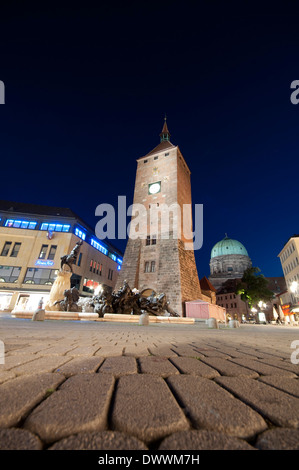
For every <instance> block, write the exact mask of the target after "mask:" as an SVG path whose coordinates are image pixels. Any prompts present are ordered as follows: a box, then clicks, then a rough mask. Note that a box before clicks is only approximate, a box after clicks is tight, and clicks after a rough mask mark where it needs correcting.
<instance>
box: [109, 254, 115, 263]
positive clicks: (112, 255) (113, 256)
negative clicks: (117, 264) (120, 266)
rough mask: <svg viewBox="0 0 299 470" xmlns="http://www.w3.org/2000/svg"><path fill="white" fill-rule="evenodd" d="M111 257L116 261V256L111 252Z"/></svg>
mask: <svg viewBox="0 0 299 470" xmlns="http://www.w3.org/2000/svg"><path fill="white" fill-rule="evenodd" d="M109 258H111V259H113V261H116V256H115V255H114V254H113V253H109Z"/></svg>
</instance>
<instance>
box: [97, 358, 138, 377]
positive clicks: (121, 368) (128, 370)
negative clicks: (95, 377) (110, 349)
mask: <svg viewBox="0 0 299 470" xmlns="http://www.w3.org/2000/svg"><path fill="white" fill-rule="evenodd" d="M98 373H99V374H102V373H108V374H113V375H114V376H115V377H120V376H121V375H127V374H136V373H137V363H136V359H135V358H134V357H130V356H127V357H126V356H118V357H107V358H106V359H105V360H104V362H103V364H102V365H101V367H100V368H99V370H98Z"/></svg>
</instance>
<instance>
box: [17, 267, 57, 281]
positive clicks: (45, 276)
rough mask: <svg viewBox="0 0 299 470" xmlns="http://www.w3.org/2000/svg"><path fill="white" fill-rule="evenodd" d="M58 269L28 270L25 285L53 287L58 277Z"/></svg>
mask: <svg viewBox="0 0 299 470" xmlns="http://www.w3.org/2000/svg"><path fill="white" fill-rule="evenodd" d="M57 272H58V271H57V269H46V268H28V269H27V272H26V275H25V278H24V284H43V285H52V284H53V282H54V281H55V278H56V276H57Z"/></svg>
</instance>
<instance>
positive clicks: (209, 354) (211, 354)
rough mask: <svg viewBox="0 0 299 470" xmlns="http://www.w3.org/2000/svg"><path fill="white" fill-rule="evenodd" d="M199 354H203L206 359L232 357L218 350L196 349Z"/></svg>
mask: <svg viewBox="0 0 299 470" xmlns="http://www.w3.org/2000/svg"><path fill="white" fill-rule="evenodd" d="M195 349H196V350H197V351H198V353H200V354H202V355H203V356H205V357H222V359H229V358H230V356H229V355H228V354H225V353H223V352H221V351H219V350H218V349H216V348H198V347H196V348H195Z"/></svg>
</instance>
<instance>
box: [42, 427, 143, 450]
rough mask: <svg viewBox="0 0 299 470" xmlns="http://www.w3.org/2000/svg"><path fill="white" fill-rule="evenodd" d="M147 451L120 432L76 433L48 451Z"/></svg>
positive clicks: (141, 443)
mask: <svg viewBox="0 0 299 470" xmlns="http://www.w3.org/2000/svg"><path fill="white" fill-rule="evenodd" d="M124 449H125V450H126V451H127V450H147V449H148V448H147V446H146V445H145V444H144V443H143V442H142V441H140V440H139V439H137V438H136V437H133V436H128V435H127V434H124V433H122V432H115V431H101V432H88V433H87V432H86V433H78V434H76V435H75V436H69V437H66V438H64V439H62V440H61V441H58V442H56V443H55V444H54V445H53V446H51V447H50V448H49V449H48V450H124Z"/></svg>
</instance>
